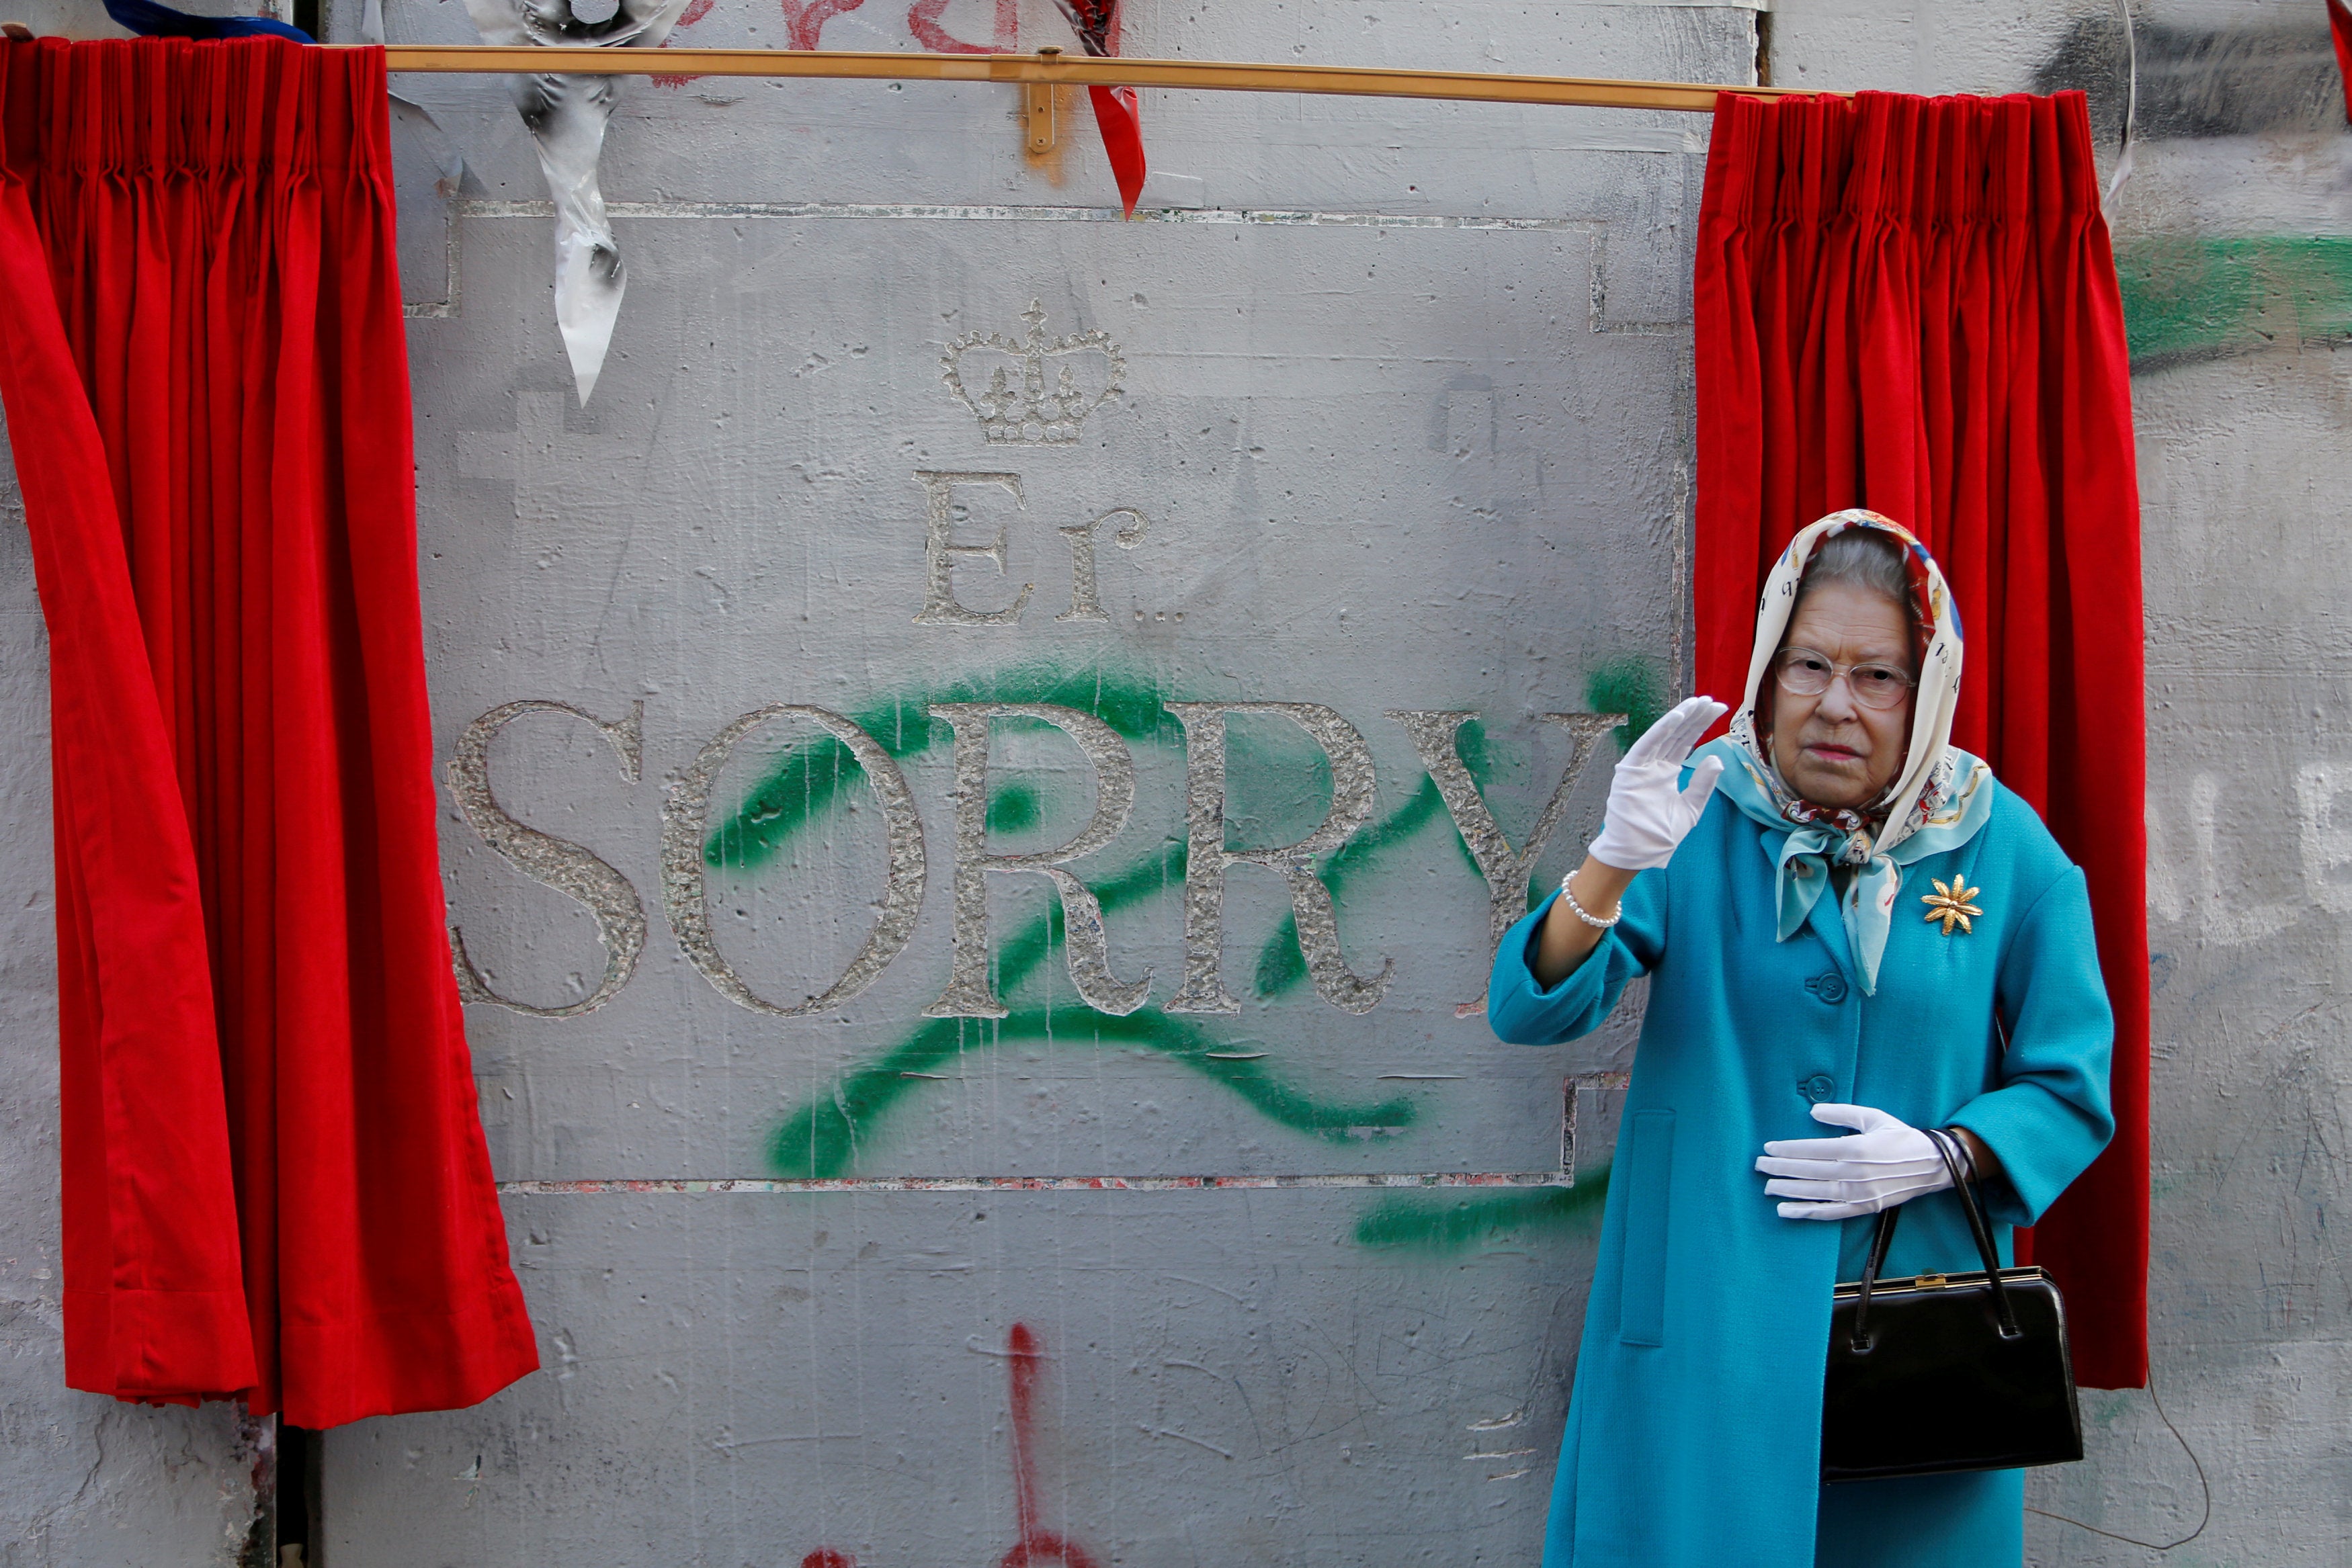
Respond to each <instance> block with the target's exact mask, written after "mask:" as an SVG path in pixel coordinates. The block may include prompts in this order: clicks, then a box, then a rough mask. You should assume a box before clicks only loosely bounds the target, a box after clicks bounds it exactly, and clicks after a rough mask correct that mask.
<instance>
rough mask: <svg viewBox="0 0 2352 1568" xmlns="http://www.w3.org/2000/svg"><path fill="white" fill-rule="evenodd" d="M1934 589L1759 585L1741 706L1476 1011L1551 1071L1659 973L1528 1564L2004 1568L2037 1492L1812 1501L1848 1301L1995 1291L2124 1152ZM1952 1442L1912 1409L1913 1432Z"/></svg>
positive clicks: (2021, 829) (1936, 1490)
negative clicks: (1978, 1205) (1540, 1056)
mask: <svg viewBox="0 0 2352 1568" xmlns="http://www.w3.org/2000/svg"><path fill="white" fill-rule="evenodd" d="M1960 669H1961V641H1960V628H1959V623H1958V615H1957V614H1956V613H1955V612H1954V610H1953V607H1952V604H1951V600H1950V595H1949V593H1948V591H1947V589H1946V587H1945V584H1944V580H1943V575H1942V573H1941V572H1940V571H1939V570H1937V566H1936V564H1935V562H1934V560H1933V559H1930V558H1929V557H1928V555H1927V551H1926V550H1925V549H1922V548H1921V546H1920V545H1919V543H1918V541H1917V540H1916V539H1914V538H1912V537H1911V536H1910V535H1909V534H1908V533H1906V532H1905V531H1904V530H1903V529H1902V528H1898V527H1896V526H1895V524H1893V523H1891V522H1889V521H1888V520H1887V519H1885V518H1884V517H1879V516H1877V515H1876V514H1874V513H1871V512H1863V511H1849V512H1840V513H1837V514H1836V515H1834V516H1832V517H1825V518H1823V519H1822V521H1820V522H1818V523H1815V524H1813V525H1812V526H1811V528H1806V529H1805V530H1804V531H1803V532H1801V533H1800V534H1799V535H1798V536H1797V538H1795V540H1794V541H1792V542H1791V543H1790V547H1789V549H1788V551H1787V552H1786V553H1785V554H1784V555H1783V556H1782V557H1781V559H1780V562H1779V564H1778V565H1777V566H1776V567H1775V569H1774V570H1773V573H1772V576H1771V579H1770V581H1769V584H1768V585H1767V587H1766V590H1765V593H1764V600H1763V603H1762V606H1761V610H1760V612H1759V616H1758V622H1757V633H1756V647H1755V653H1754V654H1753V656H1752V658H1751V659H1750V661H1749V666H1748V689H1747V692H1746V695H1745V696H1744V698H1743V700H1742V702H1741V705H1740V707H1739V710H1738V712H1737V713H1736V714H1734V715H1733V716H1732V724H1731V728H1730V733H1729V734H1728V735H1727V736H1725V737H1723V738H1721V739H1719V740H1716V741H1714V742H1711V743H1710V744H1708V745H1706V746H1704V747H1698V748H1697V750H1696V752H1694V751H1693V749H1692V747H1693V745H1694V743H1695V742H1696V740H1697V739H1698V737H1700V736H1701V735H1703V734H1705V733H1706V730H1707V729H1708V728H1709V727H1712V726H1713V725H1714V724H1715V722H1716V721H1717V719H1718V718H1720V717H1721V716H1723V715H1724V713H1725V712H1726V711H1727V710H1726V709H1725V707H1724V706H1723V705H1722V704H1720V703H1717V702H1713V701H1710V700H1708V699H1707V698H1705V697H1694V698H1692V699H1691V700H1689V701H1688V702H1685V703H1684V704H1683V705H1682V706H1680V707H1677V708H1675V710H1674V711H1673V712H1672V713H1670V714H1668V715H1666V716H1665V717H1664V718H1663V719H1661V720H1660V721H1659V722H1658V723H1657V724H1656V725H1655V726H1654V727H1653V728H1652V729H1651V730H1650V731H1649V733H1648V734H1646V735H1644V736H1643V737H1642V738H1641V739H1640V740H1639V741H1637V742H1636V743H1635V744H1634V745H1633V747H1632V749H1631V750H1629V751H1628V752H1627V754H1626V756H1625V758H1624V760H1623V761H1622V762H1621V763H1620V764H1619V765H1618V768H1617V773H1616V778H1615V779H1614V781H1613V782H1612V788H1611V790H1610V796H1609V807H1608V815H1607V819H1606V821H1605V823H1604V825H1603V827H1602V829H1601V835H1600V836H1599V837H1598V838H1596V839H1595V840H1594V841H1592V844H1591V849H1590V851H1589V852H1588V854H1587V857H1586V859H1585V861H1584V862H1583V864H1582V865H1580V866H1579V867H1578V868H1577V869H1576V870H1575V871H1574V872H1573V873H1570V876H1569V877H1568V878H1567V879H1566V880H1565V881H1564V882H1563V883H1562V884H1561V887H1560V890H1559V892H1558V893H1555V894H1552V895H1551V896H1550V897H1549V898H1548V899H1546V900H1545V901H1544V903H1543V904H1541V905H1540V906H1539V907H1538V908H1537V910H1536V911H1535V913H1533V914H1532V915H1528V917H1527V918H1526V919H1525V920H1523V921H1521V922H1520V923H1519V924H1518V925H1517V926H1515V927H1513V928H1512V930H1511V931H1510V933H1509V934H1508V935H1507V936H1505V937H1504V939H1503V943H1502V946H1501V948H1500V949H1499V950H1498V952H1497V954H1496V960H1495V972H1494V977H1493V982H1492V985H1491V988H1489V991H1488V993H1487V994H1488V1002H1487V1016H1488V1019H1490V1021H1491V1022H1492V1023H1493V1025H1494V1028H1495V1031H1496V1033H1497V1034H1499V1035H1501V1036H1502V1037H1503V1038H1504V1039H1506V1040H1519V1041H1524V1042H1527V1043H1529V1044H1549V1043H1551V1042H1554V1041H1558V1040H1572V1039H1575V1038H1576V1037H1577V1036H1579V1035H1581V1034H1584V1033H1587V1032H1588V1031H1590V1030H1593V1029H1594V1028H1596V1027H1598V1026H1599V1025H1600V1023H1601V1020H1602V1019H1605V1018H1607V1017H1608V1016H1609V1012H1610V1009H1612V1008H1613V1007H1614V1006H1615V1005H1616V1002H1617V998H1618V995H1619V993H1620V992H1621V991H1622V990H1623V988H1624V987H1625V983H1626V982H1627V981H1628V980H1631V979H1633V977H1636V976H1639V975H1647V976H1649V977H1651V984H1650V994H1649V1005H1648V1010H1647V1013H1646V1015H1645V1017H1644V1019H1643V1026H1642V1035H1641V1044H1640V1047H1639V1049H1638V1051H1637V1053H1636V1055H1635V1058H1634V1062H1633V1081H1632V1087H1631V1091H1630V1092H1629V1094H1628V1097H1627V1100H1626V1103H1625V1111H1624V1119H1623V1121H1622V1124H1621V1127H1620V1132H1619V1134H1618V1145H1617V1155H1616V1158H1615V1163H1614V1166H1613V1167H1612V1170H1613V1175H1612V1179H1611V1183H1610V1191H1609V1198H1608V1208H1607V1214H1606V1218H1605V1220H1604V1222H1603V1225H1602V1229H1601V1258H1600V1264H1599V1268H1598V1270H1597V1272H1596V1274H1595V1277H1594V1280H1593V1282H1592V1291H1591V1298H1590V1301H1589V1302H1588V1305H1587V1307H1586V1312H1585V1321H1584V1336H1583V1341H1582V1347H1581V1349H1580V1352H1579V1355H1578V1360H1577V1367H1576V1385H1575V1392H1574V1394H1573V1396H1571V1398H1570V1404H1569V1411H1568V1426H1567V1430H1566V1432H1565V1434H1564V1435H1563V1437H1562V1440H1561V1444H1560V1457H1559V1479H1558V1481H1557V1483H1556V1485H1555V1487H1554V1490H1553V1493H1552V1505H1551V1520H1550V1525H1549V1531H1548V1534H1547V1539H1546V1542H1545V1549H1544V1564H1545V1568H1602V1565H1604V1564H1605V1565H1608V1568H1620V1565H1622V1568H1808V1565H1811V1564H1815V1563H1819V1564H1822V1565H1824V1568H1897V1565H1900V1568H1930V1565H1932V1568H2000V1565H2001V1564H2009V1565H2011V1568H2016V1565H2017V1564H2020V1563H2021V1562H2022V1561H2023V1556H2024V1541H2023V1535H2024V1520H2023V1513H2024V1480H2023V1472H2022V1471H2021V1470H1992V1471H1977V1472H1971V1473H1965V1474H1954V1475H1937V1476H1923V1477H1914V1478H1909V1479H1900V1480H1872V1481H1850V1482H1843V1483H1840V1484H1836V1485H1831V1486H1824V1485H1822V1480H1821V1423H1822V1375H1823V1369H1824V1364H1825V1361H1826V1357H1827V1351H1828V1343H1829V1324H1830V1301H1831V1288H1832V1285H1833V1284H1834V1283H1835V1282H1836V1281H1840V1280H1852V1279H1855V1278H1857V1277H1858V1276H1859V1275H1860V1274H1861V1272H1862V1270H1863V1264H1864V1253H1865V1251H1866V1249H1867V1248H1868V1245H1869V1242H1870V1239H1871V1232H1872V1228H1873V1226H1874V1219H1875V1217H1876V1216H1877V1215H1878V1214H1879V1213H1880V1211H1882V1210H1884V1209H1886V1208H1889V1207H1893V1206H1895V1205H1896V1204H1908V1205H1911V1206H1912V1207H1910V1208H1909V1209H1908V1210H1906V1216H1907V1218H1906V1220H1905V1222H1904V1223H1903V1224H1902V1225H1901V1226H1900V1227H1899V1228H1898V1230H1897V1233H1896V1236H1895V1241H1894V1248H1893V1252H1892V1254H1891V1255H1890V1256H1889V1258H1888V1259H1887V1260H1886V1262H1885V1269H1884V1272H1885V1273H1886V1274H1888V1275H1905V1274H1917V1273H1927V1272H1934V1271H1952V1272H1958V1271H1962V1270H1970V1269H1974V1268H1976V1267H1979V1264H1978V1261H1977V1249H1976V1246H1975V1243H1974V1241H1973V1240H1972V1239H1971V1237H1970V1235H1969V1228H1968V1224H1967V1220H1966V1218H1965V1215H1964V1211H1963V1210H1962V1208H1961V1207H1960V1205H1959V1203H1958V1200H1957V1197H1956V1196H1955V1195H1954V1194H1953V1193H1952V1192H1951V1191H1950V1190H1949V1189H1950V1187H1951V1185H1952V1175H1951V1171H1950V1168H1949V1167H1948V1166H1947V1164H1946V1162H1945V1160H1944V1159H1943V1157H1942V1156H1941V1155H1940V1154H1939V1153H1938V1151H1937V1145H1936V1140H1935V1139H1934V1137H1932V1136H1931V1133H1932V1132H1934V1131H1937V1130H1949V1132H1950V1133H1951V1134H1953V1136H1954V1138H1955V1139H1956V1141H1957V1143H1958V1145H1959V1147H1960V1148H1961V1149H1962V1150H1963V1151H1964V1152H1965V1155H1966V1162H1967V1164H1969V1166H1972V1167H1973V1174H1974V1176H1976V1177H1977V1178H1978V1180H1979V1182H1980V1183H1981V1190H1982V1191H1983V1193H1984V1195H1985V1198H1986V1201H1987V1205H1988V1207H1990V1210H1991V1214H1992V1218H1994V1220H1995V1221H1996V1228H1997V1238H1998V1241H1999V1244H2000V1249H2001V1254H2002V1259H2003V1261H2004V1262H2006V1261H2008V1260H2009V1258H2010V1231H2011V1228H2012V1227H2014V1226H2018V1225H2030V1224H2032V1222H2033V1220H2034V1219H2035V1218H2037V1217H2038V1216H2039V1215H2040V1214H2041V1213H2042V1210H2044V1209H2045V1208H2047V1207H2049V1206H2050V1204H2051V1202H2052V1200H2053V1199H2054V1198H2056V1197H2057V1196H2058V1195H2059V1194H2060V1193H2061V1192H2063V1190H2064V1189H2065V1187H2066V1185H2067V1184H2068V1183H2069V1182H2071V1181H2073V1180H2074V1177H2075V1176H2078V1175H2079V1174H2081V1172H2082V1171H2083V1170H2084V1167H2085V1166H2088V1165H2089V1164H2090V1163H2091V1160H2092V1158H2093V1157H2094V1156H2095V1155H2097V1154H2098V1152H2099V1150H2100V1149H2101V1148H2102V1147H2103V1146H2104V1145H2105V1143H2106V1141H2107V1138H2108V1136H2109V1135H2110V1134H2112V1133H2113V1131H2114V1121H2113V1119H2112V1116H2111V1114H2110V1112H2109V1107H2108V1098H2107V1058H2108V1049H2109V1046H2110V1043H2111V1041H2112V1039H2113V1035H2114V1022H2113V1018H2112V1015H2111V1014H2110V1012H2109V1010H2108V1007H2107V998H2106V992H2105V988H2104V986H2103V985H2102V983H2101V981H2100V977H2099V966H2098V956H2097V953H2096V949H2095V946H2094V945H2093V940H2092V931H2091V909H2090V901H2089V897H2088V895H2087V894H2086V892H2085V889H2084V881H2083V873H2081V872H2080V871H2079V870H2077V869H2076V868H2075V867H2074V865H2073V864H2072V863H2071V862H2068V860H2067V859H2066V857H2065V855H2064V853H2063V852H2062V851H2061V850H2060V849H2059V848H2058V845H2057V844H2056V842H2055V841H2053V840H2052V838H2051V836H2050V834H2049V831H2048V830H2046V829H2045V828H2043V826H2042V822H2041V821H2040V819H2038V818H2037V817H2036V816H2035V815H2034V813H2033V811H2032V808H2030V807H2028V806H2027V805H2026V804H2025V803H2024V802H2023V801H2022V800H2020V799H2018V797H2017V796H2016V795H2014V794H2012V793H2011V791H2010V790H2008V789H2005V788H2003V787H2002V786H2001V784H2000V781H1999V780H1997V779H1994V778H1993V776H1992V770H1991V769H1990V768H1988V767H1987V766H1986V765H1985V764H1984V763H1983V762H1982V761H1981V760H1979V758H1974V757H1971V756H1969V754H1968V753H1966V752H1964V751H1960V750H1958V748H1956V747H1953V746H1952V745H1951V744H1950V737H1951V728H1952V716H1953V712H1954V708H1955V705H1956V701H1957V697H1958V690H1959V681H1960ZM1916 1419H1917V1420H1919V1421H1921V1422H1933V1421H1935V1420H1936V1419H1937V1412H1936V1411H1934V1410H1932V1409H1922V1410H1919V1411H1917V1412H1916Z"/></svg>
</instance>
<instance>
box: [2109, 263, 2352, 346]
mask: <svg viewBox="0 0 2352 1568" xmlns="http://www.w3.org/2000/svg"><path fill="white" fill-rule="evenodd" d="M2116 276H2117V277H2118V278H2119V279H2120V280H2121V282H2122V284H2123V301H2124V329H2125V336H2126V340H2127V341H2128V342H2129V344H2130V347H2131V368H2132V370H2133V371H2135V372H2145V371H2159V370H2165V369H2168V368H2169V367H2171V366H2174V365H2182V364H2194V363H2197V362H2198V361H2204V360H2218V359H2227V358H2231V357H2234V356H2237V355H2241V354H2258V353H2261V352H2263V351H2264V350H2269V349H2274V348H2294V347H2296V346H2299V345H2301V344H2304V343H2314V342H2341V341H2343V340H2346V339H2347V338H2352V235H2245V236H2241V237H2233V238H2209V237H2205V236H2202V235H2158V236H2155V237H2153V238H2149V239H2143V240H2139V241H2137V242H2135V243H2134V244H2132V245H2129V246H2125V247H2124V248H2123V249H2121V250H2119V251H2117V252H2116Z"/></svg>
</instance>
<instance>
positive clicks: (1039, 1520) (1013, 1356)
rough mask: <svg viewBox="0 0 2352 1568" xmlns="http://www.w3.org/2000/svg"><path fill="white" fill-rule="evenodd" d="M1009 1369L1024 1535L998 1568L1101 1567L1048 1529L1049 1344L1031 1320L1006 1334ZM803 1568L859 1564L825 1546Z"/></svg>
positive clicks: (1017, 1512) (1017, 1507) (1017, 1517)
mask: <svg viewBox="0 0 2352 1568" xmlns="http://www.w3.org/2000/svg"><path fill="white" fill-rule="evenodd" d="M1004 1360H1005V1367H1006V1371H1007V1373H1008V1375H1010V1377H1011V1380H1012V1384H1013V1387H1012V1397H1011V1401H1010V1402H1011V1405H1012V1409H1013V1520H1014V1522H1015V1523H1016V1524H1018V1525H1019V1527H1020V1531H1021V1538H1020V1539H1019V1540H1018V1541H1015V1542H1013V1549H1012V1550H1011V1551H1009V1552H1006V1553H1005V1554H1004V1556H1003V1559H1002V1560H1001V1561H1000V1562H999V1563H997V1568H1045V1564H1047V1563H1055V1564H1059V1568H1097V1564H1096V1563H1095V1559H1094V1554H1093V1553H1092V1552H1088V1551H1087V1549H1086V1548H1085V1547H1083V1546H1081V1545H1079V1544H1078V1543H1077V1542H1075V1541H1073V1540H1071V1539H1070V1538H1069V1537H1068V1536H1066V1535H1064V1534H1062V1533H1060V1532H1059V1531H1052V1530H1048V1529H1046V1528H1045V1508H1044V1505H1043V1503H1042V1501H1041V1500H1040V1499H1039V1497H1038V1495H1037V1494H1038V1483H1037V1450H1036V1431H1037V1380H1038V1378H1039V1377H1040V1376H1041V1375H1043V1374H1044V1372H1045V1347H1044V1346H1042V1345H1040V1344H1039V1343H1037V1336H1036V1334H1035V1333H1032V1332H1031V1331H1030V1328H1029V1325H1028V1324H1027V1323H1014V1324H1013V1332H1012V1333H1010V1334H1008V1335H1006V1336H1005V1341H1004ZM801 1568H857V1559H856V1558H855V1557H852V1556H850V1555H849V1554H848V1553H847V1552H839V1551H835V1549H834V1548H832V1547H830V1546H821V1547H819V1548H817V1549H816V1550H815V1551H814V1552H810V1553H809V1554H808V1555H807V1556H805V1557H803V1558H802V1559H801Z"/></svg>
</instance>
